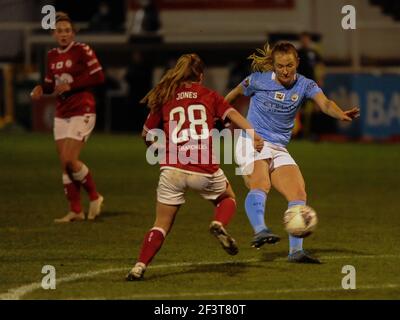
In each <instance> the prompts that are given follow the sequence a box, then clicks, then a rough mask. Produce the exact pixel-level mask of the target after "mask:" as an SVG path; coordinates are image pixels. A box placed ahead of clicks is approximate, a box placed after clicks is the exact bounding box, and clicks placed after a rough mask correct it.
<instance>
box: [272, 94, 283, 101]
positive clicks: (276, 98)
mask: <svg viewBox="0 0 400 320" xmlns="http://www.w3.org/2000/svg"><path fill="white" fill-rule="evenodd" d="M274 99H275V100H278V101H284V100H285V94H284V93H282V92H275V98H274Z"/></svg>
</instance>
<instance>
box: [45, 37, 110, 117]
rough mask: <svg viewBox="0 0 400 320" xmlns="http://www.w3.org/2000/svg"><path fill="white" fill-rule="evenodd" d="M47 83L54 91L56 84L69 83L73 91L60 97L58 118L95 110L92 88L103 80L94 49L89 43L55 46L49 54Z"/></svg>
mask: <svg viewBox="0 0 400 320" xmlns="http://www.w3.org/2000/svg"><path fill="white" fill-rule="evenodd" d="M44 81H45V83H44V86H45V87H46V88H48V89H49V90H47V91H49V92H46V93H51V92H52V91H53V90H54V87H55V86H56V85H58V84H61V83H68V84H69V85H70V86H71V90H70V91H68V92H65V93H64V94H62V95H60V96H58V97H57V106H56V117H58V118H70V117H72V116H78V115H83V114H86V113H96V108H95V104H96V102H95V99H94V96H93V93H92V92H91V91H90V87H91V86H94V85H98V84H100V83H102V82H103V81H104V75H103V71H102V67H101V65H100V63H99V61H98V60H97V57H96V54H95V53H94V51H93V50H92V49H91V48H90V47H89V46H88V45H86V44H84V43H79V42H71V44H70V45H69V46H68V47H66V48H65V49H60V48H54V49H51V50H50V51H49V52H48V54H47V73H46V77H45V79H44Z"/></svg>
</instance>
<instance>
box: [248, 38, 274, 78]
mask: <svg viewBox="0 0 400 320" xmlns="http://www.w3.org/2000/svg"><path fill="white" fill-rule="evenodd" d="M257 53H259V55H257ZM247 59H249V60H253V61H252V62H251V70H252V71H253V72H268V71H271V70H273V68H274V67H273V61H272V50H271V48H270V46H269V44H268V43H267V44H265V45H264V48H263V49H259V48H257V52H255V53H253V54H252V55H251V56H249V57H248V58H247Z"/></svg>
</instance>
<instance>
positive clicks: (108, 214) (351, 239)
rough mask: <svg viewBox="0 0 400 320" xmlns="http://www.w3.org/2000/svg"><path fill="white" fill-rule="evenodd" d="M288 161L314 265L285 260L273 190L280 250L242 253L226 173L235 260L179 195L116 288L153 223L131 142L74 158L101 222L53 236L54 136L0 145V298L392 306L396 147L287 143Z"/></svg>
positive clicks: (271, 219) (102, 141)
mask: <svg viewBox="0 0 400 320" xmlns="http://www.w3.org/2000/svg"><path fill="white" fill-rule="evenodd" d="M289 151H290V152H291V154H292V156H293V157H294V158H295V159H296V161H297V162H298V164H299V165H300V167H301V169H302V172H303V175H304V177H305V180H306V183H307V193H308V203H309V204H310V205H311V206H312V207H314V208H315V210H316V211H317V213H318V217H319V225H318V228H317V230H316V232H315V234H313V235H312V236H310V237H309V238H307V239H306V240H305V242H304V243H305V248H306V249H308V250H309V251H310V252H312V253H313V254H315V255H316V256H318V257H319V258H320V259H321V260H322V262H323V264H322V265H297V264H291V263H288V262H287V261H286V256H287V250H288V240H287V237H286V235H285V232H284V229H283V226H282V214H283V212H284V210H285V208H286V205H287V204H286V201H285V200H284V199H283V198H282V196H281V195H279V194H278V193H276V192H274V191H273V192H271V193H270V195H269V198H268V203H267V214H266V219H267V224H268V225H269V226H271V227H272V229H273V230H274V231H275V232H276V233H278V234H280V235H281V236H282V241H281V242H280V243H278V244H277V245H274V246H269V245H265V246H263V247H262V248H261V249H260V250H255V249H254V248H251V247H250V240H251V237H252V230H251V228H250V225H249V223H248V221H247V217H246V215H245V212H244V206H243V201H244V198H245V196H246V189H245V187H244V185H243V182H242V178H241V177H239V176H235V175H234V166H233V165H230V166H223V169H224V171H225V173H226V174H227V176H228V177H229V179H230V181H231V183H232V185H233V188H234V190H235V192H236V195H237V203H238V210H237V213H236V216H235V218H234V219H233V221H232V223H231V225H230V226H229V230H230V232H231V233H232V235H233V236H234V237H235V238H236V239H237V241H238V245H239V247H240V252H239V254H238V255H237V256H235V257H231V256H228V255H227V254H226V253H225V252H224V251H223V250H222V249H221V248H220V245H219V243H218V242H217V241H216V239H214V238H213V237H212V236H211V235H210V234H209V233H208V225H209V221H210V220H211V218H212V213H213V208H212V205H211V204H209V203H207V202H206V201H204V200H202V199H201V198H200V197H199V196H197V195H196V194H194V193H188V195H187V203H186V205H184V206H183V207H182V208H181V211H180V212H179V214H178V216H177V219H176V221H175V225H174V228H173V229H172V232H171V233H170V235H169V236H168V238H167V239H166V241H165V243H164V246H163V248H162V249H161V251H160V252H159V253H158V255H157V256H156V258H155V259H154V260H153V263H152V264H151V267H150V268H148V270H147V271H146V274H145V280H144V281H141V282H133V283H132V282H125V281H124V277H125V274H126V273H127V271H128V270H129V268H130V267H131V266H132V264H133V263H134V261H135V258H136V256H137V254H138V251H139V249H140V245H141V242H142V238H143V235H144V233H145V232H146V231H147V230H148V229H149V227H150V226H151V225H152V223H153V220H154V207H155V196H156V193H155V190H156V186H157V182H158V180H157V179H158V174H159V170H158V167H157V166H150V165H148V164H147V163H146V159H145V147H144V145H143V143H142V141H141V140H140V139H139V137H136V136H128V135H114V136H108V135H102V134H94V135H93V136H92V137H91V139H90V140H89V143H88V145H87V147H86V149H85V150H84V152H83V154H82V159H83V160H84V161H85V162H86V163H87V164H88V166H89V167H90V168H91V169H92V172H93V174H94V177H95V179H96V181H97V184H98V189H99V191H100V192H101V193H102V194H103V195H104V197H105V207H104V212H103V214H102V215H101V217H100V218H99V219H98V220H97V221H95V222H87V221H85V222H80V223H71V224H67V225H56V224H54V223H53V219H54V218H56V217H60V216H62V215H63V214H65V213H66V211H67V205H66V201H65V198H64V194H63V190H62V186H61V173H60V166H59V163H58V159H57V157H56V151H55V145H54V142H53V140H52V137H51V136H50V135H40V134H16V135H9V134H4V133H3V134H0V239H1V240H0V298H11V299H174V300H176V299H242V300H245V299H399V298H400V275H399V272H398V266H399V263H400V247H399V243H400V214H399V211H400V205H399V195H400V192H399V191H400V188H399V181H400V180H399V179H400V166H399V164H400V151H399V146H398V145H379V144H369V145H366V144H333V143H318V144H317V143H310V142H304V141H293V142H292V143H291V144H290V145H289ZM83 198H84V199H85V206H86V208H87V198H86V196H85V195H83ZM44 265H52V266H54V267H55V268H56V277H57V287H56V289H55V290H44V289H43V288H41V286H40V283H41V280H42V277H43V276H44V274H42V273H41V270H42V267H43V266H44ZM345 265H352V266H354V267H355V269H356V287H357V289H356V290H344V289H343V288H342V286H341V283H342V278H343V277H344V276H345V274H343V273H342V267H343V266H345Z"/></svg>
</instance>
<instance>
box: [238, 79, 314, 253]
mask: <svg viewBox="0 0 400 320" xmlns="http://www.w3.org/2000/svg"><path fill="white" fill-rule="evenodd" d="M275 77H276V75H275V73H274V72H255V73H252V74H251V75H250V76H248V77H247V78H246V79H244V80H243V81H242V83H241V86H242V87H243V92H244V95H245V96H249V97H250V106H249V111H248V114H247V120H248V121H249V122H250V123H251V125H252V126H253V128H254V130H255V131H256V133H257V134H258V135H260V136H261V137H262V138H263V139H264V140H265V141H266V143H265V146H264V149H263V150H262V151H261V152H260V153H257V156H255V158H253V160H249V161H254V160H260V159H271V165H270V169H271V170H272V169H275V168H277V167H279V166H282V165H291V164H295V162H294V160H293V159H292V158H291V156H290V155H289V153H288V152H287V150H286V146H287V144H288V143H289V141H290V138H291V134H292V129H293V127H294V121H295V117H296V114H297V112H298V110H299V108H300V107H301V105H302V104H303V102H304V101H305V100H306V99H311V98H313V97H314V96H315V95H316V94H318V93H319V92H322V90H321V88H319V87H318V85H317V84H316V83H315V82H314V81H313V80H310V79H307V78H305V77H304V76H302V75H300V74H296V79H295V82H294V83H293V85H292V86H290V87H288V88H286V87H284V86H283V85H281V84H279V83H278V82H277V81H276V80H275ZM242 144H243V145H244V143H243V142H242ZM244 163H245V165H247V164H248V163H246V161H244ZM266 200H267V194H266V193H265V192H264V191H263V190H251V191H250V192H249V193H248V195H247V197H246V201H245V209H246V213H247V216H248V218H249V221H250V223H251V225H252V227H253V229H254V232H255V234H257V233H259V232H262V231H265V230H267V231H268V232H269V231H270V230H269V228H268V227H267V226H266V224H265V218H264V214H265V203H266ZM298 204H305V202H304V201H301V200H299V201H293V202H290V203H289V204H288V207H291V206H293V205H298ZM289 244H290V254H292V253H294V252H297V251H299V250H302V244H303V241H302V239H299V238H295V237H292V236H290V235H289Z"/></svg>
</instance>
